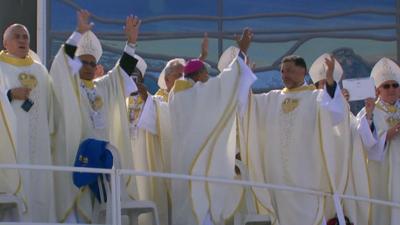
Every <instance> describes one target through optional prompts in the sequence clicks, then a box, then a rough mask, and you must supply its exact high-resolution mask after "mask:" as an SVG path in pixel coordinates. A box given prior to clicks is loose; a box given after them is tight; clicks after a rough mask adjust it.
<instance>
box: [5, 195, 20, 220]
mask: <svg viewBox="0 0 400 225" xmlns="http://www.w3.org/2000/svg"><path fill="white" fill-rule="evenodd" d="M0 205H2V208H3V209H4V208H10V209H11V210H16V212H17V215H18V218H15V219H16V220H17V221H19V220H20V219H21V218H22V214H23V213H24V212H25V211H26V208H25V204H24V201H23V200H22V199H21V198H20V197H18V196H15V195H11V194H0Z"/></svg>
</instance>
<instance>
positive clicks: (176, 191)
mask: <svg viewBox="0 0 400 225" xmlns="http://www.w3.org/2000/svg"><path fill="white" fill-rule="evenodd" d="M246 80H251V82H246ZM253 81H254V75H253V74H252V72H251V71H250V69H249V68H248V67H247V65H245V63H244V62H243V60H241V59H240V58H237V59H235V60H234V61H233V63H232V64H231V65H230V67H229V68H228V69H225V70H224V71H223V72H222V73H221V74H220V75H219V76H217V77H216V78H210V79H209V80H208V81H207V82H206V83H200V82H197V83H195V84H193V83H190V82H189V81H187V80H177V81H175V86H174V88H173V90H172V92H171V93H170V96H169V102H168V108H169V116H170V121H171V140H172V144H171V151H170V160H169V161H168V162H167V167H170V170H171V172H172V173H178V174H189V175H198V176H212V177H219V178H228V179H233V178H234V177H235V170H234V168H235V151H236V147H237V143H236V126H237V125H236V112H237V108H238V105H239V103H240V101H239V100H240V99H241V98H243V97H241V96H240V94H239V93H240V90H242V93H245V96H244V99H246V97H247V94H248V91H249V88H250V85H251V83H252V82H253ZM242 84H247V85H245V86H246V87H242V86H241V85H242ZM242 192H243V190H242V187H240V186H233V185H223V184H219V183H211V182H199V181H190V182H188V181H182V180H171V198H172V202H171V205H172V223H173V224H175V225H186V224H203V222H204V221H205V219H206V218H209V220H211V221H212V222H213V223H214V224H224V223H225V221H226V220H227V219H228V218H230V217H231V216H232V215H233V214H234V212H235V210H236V209H237V207H238V205H239V202H240V198H241V196H242Z"/></svg>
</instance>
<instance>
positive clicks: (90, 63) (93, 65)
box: [81, 60, 97, 68]
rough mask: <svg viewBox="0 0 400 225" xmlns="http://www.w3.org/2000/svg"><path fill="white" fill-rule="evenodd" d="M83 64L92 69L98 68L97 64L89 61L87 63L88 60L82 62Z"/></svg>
mask: <svg viewBox="0 0 400 225" xmlns="http://www.w3.org/2000/svg"><path fill="white" fill-rule="evenodd" d="M81 63H82V65H84V66H90V67H92V68H95V67H96V66H97V63H96V62H93V61H92V62H89V61H86V60H81Z"/></svg>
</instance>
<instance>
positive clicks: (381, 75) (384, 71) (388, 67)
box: [371, 57, 400, 87]
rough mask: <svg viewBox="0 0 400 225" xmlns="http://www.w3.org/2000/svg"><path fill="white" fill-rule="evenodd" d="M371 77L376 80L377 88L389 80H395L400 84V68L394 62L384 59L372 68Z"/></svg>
mask: <svg viewBox="0 0 400 225" xmlns="http://www.w3.org/2000/svg"><path fill="white" fill-rule="evenodd" d="M371 77H372V79H374V83H375V87H379V86H381V84H382V83H383V82H385V81H388V80H395V81H397V82H398V83H400V81H399V80H400V79H399V78H400V68H399V66H398V65H397V64H396V63H395V62H393V61H392V60H390V59H388V58H386V57H383V58H382V59H380V60H379V61H378V62H377V63H376V64H375V66H374V67H373V68H372V71H371Z"/></svg>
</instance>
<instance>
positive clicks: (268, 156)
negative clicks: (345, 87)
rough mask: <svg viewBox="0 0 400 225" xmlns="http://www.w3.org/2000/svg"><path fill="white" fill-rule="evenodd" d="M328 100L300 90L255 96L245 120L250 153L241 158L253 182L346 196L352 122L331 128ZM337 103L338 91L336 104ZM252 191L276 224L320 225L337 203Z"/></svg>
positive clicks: (308, 89)
mask: <svg viewBox="0 0 400 225" xmlns="http://www.w3.org/2000/svg"><path fill="white" fill-rule="evenodd" d="M324 94H326V95H327V93H324V92H322V91H318V90H314V88H313V87H312V86H302V87H299V88H295V89H286V88H285V89H283V90H276V91H270V92H269V93H267V94H259V95H252V96H251V101H250V104H249V111H248V114H247V115H246V117H245V118H244V120H245V123H244V124H245V126H247V127H246V128H245V129H247V134H245V137H246V139H247V153H242V154H243V155H245V157H244V158H245V159H247V166H248V168H249V173H250V177H251V179H252V180H253V181H256V182H263V183H273V184H281V185H289V186H294V187H299V188H306V189H311V190H316V191H322V192H330V193H339V194H343V193H344V192H345V190H346V187H347V186H346V184H347V181H348V174H349V166H350V163H349V161H350V149H351V147H352V144H351V133H350V124H349V119H344V120H342V121H341V122H340V123H337V121H339V120H335V121H336V122H333V119H332V115H331V111H330V110H331V108H330V106H328V107H324V105H325V106H327V104H321V101H323V100H321V99H324ZM337 97H341V95H340V96H338V90H336V93H335V97H334V98H333V100H332V101H333V102H334V101H336V100H337V99H336V100H335V98H337ZM339 100H341V99H339ZM328 105H329V104H328ZM339 108H340V107H339ZM336 110H337V109H336ZM343 110H344V109H343ZM339 111H340V109H339ZM339 111H337V112H339ZM347 113H348V112H347ZM345 115H346V114H345ZM333 124H336V126H334V125H333ZM253 191H254V193H255V195H256V198H257V200H258V202H259V204H260V205H261V206H262V208H263V210H264V211H266V212H268V213H269V214H270V216H271V218H272V222H273V223H275V224H281V225H295V224H299V223H301V224H305V225H320V224H321V223H322V222H323V221H324V219H326V220H329V219H330V218H332V217H334V216H335V208H334V206H333V203H332V202H331V200H328V199H326V198H325V197H318V196H312V195H307V194H301V193H295V192H288V191H279V190H266V189H261V188H253ZM260 211H261V210H260ZM345 213H346V212H345Z"/></svg>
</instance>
